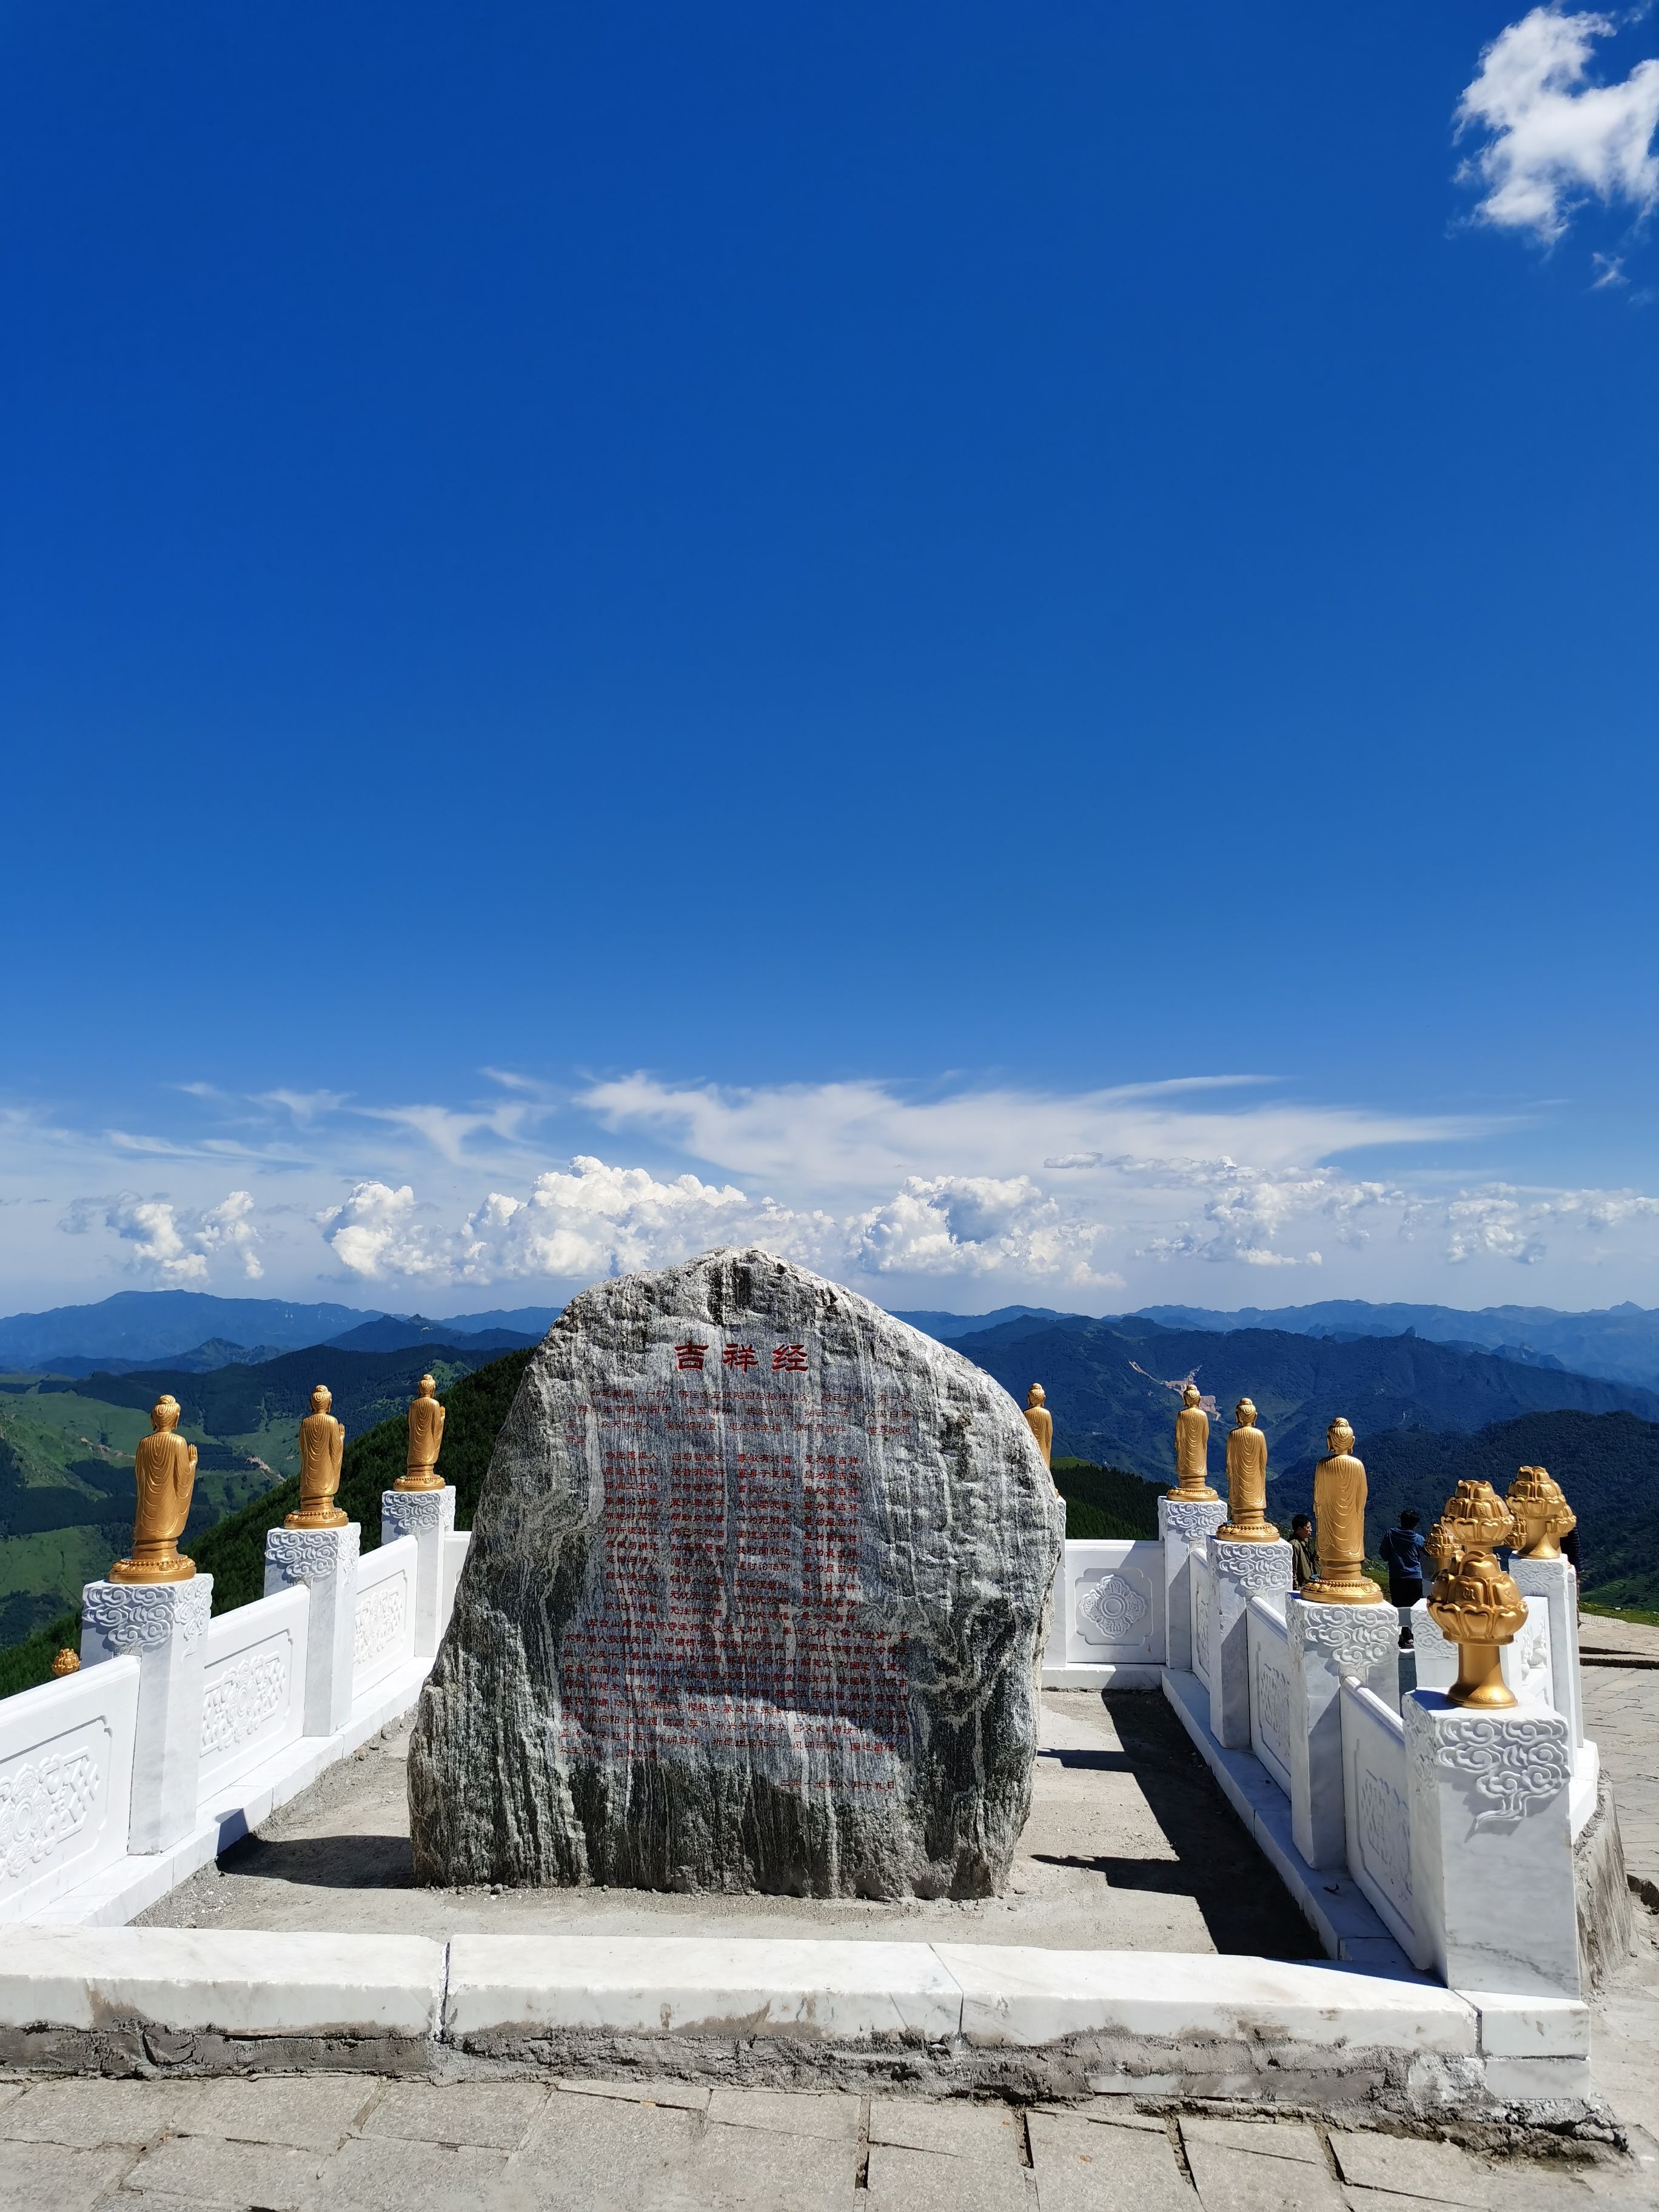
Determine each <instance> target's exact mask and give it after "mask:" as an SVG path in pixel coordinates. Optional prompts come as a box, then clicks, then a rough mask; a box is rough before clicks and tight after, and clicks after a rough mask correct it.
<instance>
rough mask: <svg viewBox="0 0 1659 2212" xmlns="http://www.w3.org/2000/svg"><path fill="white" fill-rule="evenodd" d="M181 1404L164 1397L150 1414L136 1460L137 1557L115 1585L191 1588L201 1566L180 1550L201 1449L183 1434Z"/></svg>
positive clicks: (120, 1567) (126, 1562)
mask: <svg viewBox="0 0 1659 2212" xmlns="http://www.w3.org/2000/svg"><path fill="white" fill-rule="evenodd" d="M178 1428H179V1401H178V1400H177V1399H176V1398H174V1397H171V1396H167V1395H163V1396H162V1397H160V1398H158V1399H157V1400H156V1401H155V1405H154V1406H153V1407H151V1408H150V1415H149V1435H148V1436H147V1437H140V1438H139V1440H138V1449H137V1451H135V1452H134V1454H133V1455H132V1474H133V1481H134V1483H135V1485H136V1486H137V1507H136V1510H135V1512H134V1514H133V1521H132V1556H131V1559H118V1560H117V1561H116V1562H115V1564H114V1565H113V1566H112V1568H111V1569H110V1571H109V1578H110V1580H111V1581H112V1583H187V1582H189V1581H190V1580H191V1577H192V1576H193V1575H194V1574H195V1572H196V1562H195V1561H194V1560H193V1559H185V1556H184V1555H183V1553H181V1552H180V1551H179V1538H180V1537H181V1536H182V1535H183V1534H184V1533H185V1522H186V1521H188V1520H189V1518H190V1501H191V1496H192V1495H193V1493H194V1492H195V1488H196V1447H195V1445H194V1444H187V1443H185V1440H184V1438H183V1437H181V1436H179V1434H178Z"/></svg>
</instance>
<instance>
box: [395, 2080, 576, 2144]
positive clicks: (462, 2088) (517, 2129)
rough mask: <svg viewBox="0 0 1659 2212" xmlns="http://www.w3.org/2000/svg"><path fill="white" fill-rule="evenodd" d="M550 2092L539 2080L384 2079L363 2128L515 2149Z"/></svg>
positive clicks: (422, 2139)
mask: <svg viewBox="0 0 1659 2212" xmlns="http://www.w3.org/2000/svg"><path fill="white" fill-rule="evenodd" d="M548 2096H549V2091H547V2090H546V2089H545V2088H544V2087H542V2085H541V2083H540V2082H538V2081H456V2082H438V2081H388V2082H387V2083H386V2087H385V2088H384V2089H383V2090H382V2091H381V2092H380V2096H379V2097H378V2098H377V2099H376V2100H375V2103H374V2106H373V2108H372V2110H371V2111H370V2112H369V2114H368V2118H366V2119H365V2120H364V2122H363V2124H362V2131H363V2133H364V2135H366V2136H404V2137H405V2138H407V2139H408V2140H410V2141H412V2142H431V2143H458V2144H459V2143H467V2144H471V2145H472V2146H473V2147H474V2148H478V2149H484V2150H516V2149H517V2148H518V2147H519V2145H520V2143H521V2142H523V2141H524V2139H525V2136H526V2134H527V2133H528V2132H529V2129H530V2124H531V2122H532V2120H534V2119H536V2118H538V2117H539V2116H540V2114H541V2112H542V2111H543V2110H544V2107H545V2106H546V2103H547V2100H548Z"/></svg>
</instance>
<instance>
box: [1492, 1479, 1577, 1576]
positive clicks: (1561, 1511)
mask: <svg viewBox="0 0 1659 2212" xmlns="http://www.w3.org/2000/svg"><path fill="white" fill-rule="evenodd" d="M1507 1503H1508V1505H1509V1510H1510V1516H1511V1518H1512V1519H1513V1520H1514V1522H1515V1546H1514V1550H1515V1554H1516V1558H1517V1559H1559V1558H1560V1556H1561V1545H1560V1541H1559V1540H1560V1539H1561V1538H1562V1537H1563V1536H1565V1534H1567V1533H1568V1531H1569V1530H1570V1529H1573V1528H1577V1526H1578V1516H1577V1514H1576V1513H1575V1512H1574V1511H1573V1510H1572V1508H1571V1505H1569V1504H1568V1503H1567V1501H1566V1498H1565V1494H1564V1492H1563V1491H1562V1488H1561V1486H1560V1484H1559V1482H1557V1481H1556V1480H1555V1478H1554V1477H1553V1475H1552V1474H1551V1473H1550V1471H1549V1469H1548V1468H1543V1467H1523V1468H1522V1469H1521V1471H1520V1473H1519V1474H1517V1475H1516V1478H1515V1480H1514V1481H1513V1482H1512V1483H1511V1484H1510V1494H1509V1498H1508V1500H1507Z"/></svg>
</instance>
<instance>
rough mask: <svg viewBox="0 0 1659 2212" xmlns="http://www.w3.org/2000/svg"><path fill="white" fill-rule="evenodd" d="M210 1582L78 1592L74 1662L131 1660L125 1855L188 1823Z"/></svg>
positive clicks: (162, 1844) (198, 1744)
mask: <svg viewBox="0 0 1659 2212" xmlns="http://www.w3.org/2000/svg"><path fill="white" fill-rule="evenodd" d="M212 1611H213V1577H212V1576H211V1575H194V1576H192V1577H191V1579H190V1581H189V1582H187V1583H88V1584H87V1585H86V1587H85V1588H84V1589H82V1593H81V1664H82V1666H83V1667H91V1666H95V1665H96V1664H97V1662H99V1661H100V1659H113V1658H114V1657H116V1656H117V1655H118V1654H119V1653H122V1652H128V1651H130V1652H131V1653H132V1655H133V1656H134V1657H135V1658H136V1659H137V1662H138V1721H137V1735H136V1739H135V1741H134V1746H133V1757H132V1800H131V1807H132V1809H131V1824H130V1826H129V1828H128V1832H127V1849H128V1850H129V1851H130V1852H132V1853H134V1854H137V1853H139V1852H146V1851H164V1850H166V1849H167V1846H168V1844H176V1843H177V1842H178V1841H179V1838H181V1837H183V1836H186V1835H188V1834H189V1832H190V1831H191V1829H192V1828H193V1827H194V1826H195V1825H196V1777H197V1768H198V1767H199V1766H200V1765H201V1759H202V1691H203V1682H204V1671H205V1668H206V1664H207V1630H208V1620H209V1619H210V1615H211V1613H212Z"/></svg>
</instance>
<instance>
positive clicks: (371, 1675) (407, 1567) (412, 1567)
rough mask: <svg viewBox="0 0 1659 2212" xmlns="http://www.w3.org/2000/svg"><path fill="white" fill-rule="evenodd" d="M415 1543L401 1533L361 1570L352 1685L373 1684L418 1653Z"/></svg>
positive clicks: (364, 1686) (356, 1687) (358, 1689)
mask: <svg viewBox="0 0 1659 2212" xmlns="http://www.w3.org/2000/svg"><path fill="white" fill-rule="evenodd" d="M415 1575H416V1542H415V1539H414V1538H413V1537H412V1536H399V1537H398V1539H397V1540H396V1541H395V1542H392V1543H390V1544H382V1545H381V1547H380V1550H379V1551H378V1552H371V1553H369V1554H368V1558H367V1559H364V1560H363V1562H362V1565H360V1566H359V1568H358V1570H357V1602H356V1610H355V1612H354V1614H353V1618H352V1638H351V1659H352V1663H351V1685H352V1688H353V1690H354V1692H362V1691H363V1690H368V1689H371V1688H373V1686H374V1684H375V1683H376V1682H380V1681H383V1680H385V1678H386V1675H388V1674H391V1673H392V1670H393V1668H397V1667H404V1666H407V1665H408V1663H409V1662H410V1660H411V1659H412V1658H413V1657H414V1656H415Z"/></svg>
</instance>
